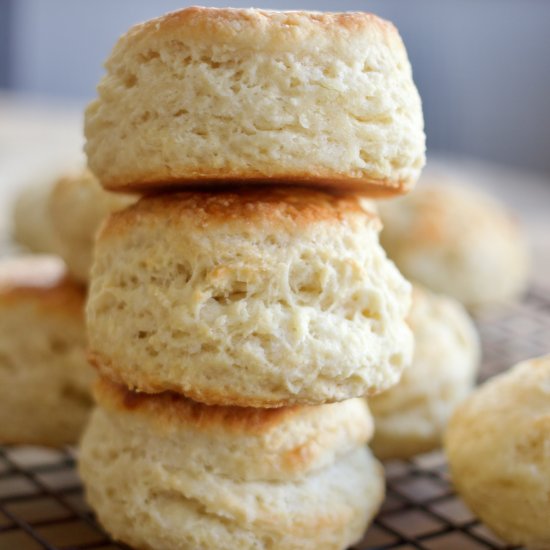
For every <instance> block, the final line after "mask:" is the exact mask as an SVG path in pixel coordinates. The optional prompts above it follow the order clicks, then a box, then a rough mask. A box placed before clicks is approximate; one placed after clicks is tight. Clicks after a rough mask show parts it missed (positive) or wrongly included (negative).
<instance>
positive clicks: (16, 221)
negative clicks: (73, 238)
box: [12, 182, 58, 254]
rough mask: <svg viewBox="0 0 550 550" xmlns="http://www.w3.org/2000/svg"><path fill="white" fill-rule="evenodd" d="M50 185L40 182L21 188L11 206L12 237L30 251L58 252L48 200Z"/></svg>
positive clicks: (50, 183)
mask: <svg viewBox="0 0 550 550" xmlns="http://www.w3.org/2000/svg"><path fill="white" fill-rule="evenodd" d="M52 185H53V182H42V183H36V184H34V185H30V186H27V187H25V188H23V189H22V190H21V192H20V193H19V195H18V196H17V198H16V200H15V203H14V206H13V216H12V218H13V219H12V225H13V238H14V239H15V241H16V242H17V243H19V244H20V245H22V246H23V247H25V248H26V249H27V250H29V251H31V252H36V253H44V254H57V252H58V243H57V240H56V237H55V234H54V231H53V225H52V220H51V217H50V212H49V202H48V201H49V197H50V193H51V190H52Z"/></svg>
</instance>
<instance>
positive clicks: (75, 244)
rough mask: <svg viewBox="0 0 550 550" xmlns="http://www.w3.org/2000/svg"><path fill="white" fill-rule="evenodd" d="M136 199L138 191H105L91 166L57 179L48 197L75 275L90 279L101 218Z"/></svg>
mask: <svg viewBox="0 0 550 550" xmlns="http://www.w3.org/2000/svg"><path fill="white" fill-rule="evenodd" d="M136 200H137V197H136V196H135V195H128V194H121V193H119V194H115V193H109V192H107V191H105V190H104V189H102V187H101V185H100V184H99V182H98V181H97V180H96V179H95V177H94V176H93V175H92V173H91V172H90V171H89V170H83V169H81V170H78V171H77V170H75V171H73V172H71V173H67V174H65V175H63V176H62V177H60V178H59V179H58V180H57V181H56V182H55V184H54V185H53V188H52V190H51V193H50V195H49V197H48V214H49V217H50V219H51V224H52V228H53V232H54V236H55V238H56V242H57V245H58V252H59V254H60V255H61V256H62V257H63V259H64V260H65V262H66V263H67V267H68V269H69V271H70V273H71V275H72V276H73V277H74V278H75V279H77V280H78V281H81V282H83V283H87V282H88V280H89V277H90V268H91V265H92V257H93V247H94V241H95V235H96V233H97V230H98V229H99V226H100V225H101V222H102V221H103V220H104V219H105V218H106V217H107V216H108V215H109V214H110V213H111V212H115V211H117V210H121V209H122V208H125V207H126V206H129V205H130V204H132V203H133V202H135V201H136Z"/></svg>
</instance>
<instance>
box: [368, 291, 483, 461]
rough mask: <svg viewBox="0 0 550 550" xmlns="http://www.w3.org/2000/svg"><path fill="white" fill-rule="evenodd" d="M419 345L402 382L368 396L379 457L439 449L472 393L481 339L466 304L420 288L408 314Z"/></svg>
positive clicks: (403, 456)
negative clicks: (460, 406) (450, 421)
mask: <svg viewBox="0 0 550 550" xmlns="http://www.w3.org/2000/svg"><path fill="white" fill-rule="evenodd" d="M408 322H409V325H410V327H411V329H412V331H413V335H414V340H415V349H414V356H413V362H412V365H411V366H410V367H409V368H407V369H405V371H404V373H403V376H402V378H401V380H400V381H399V383H398V384H397V385H396V386H394V387H393V388H390V389H389V390H388V391H386V392H384V393H382V394H380V395H376V396H374V397H372V398H371V399H369V406H370V408H371V410H372V413H373V416H374V418H375V424H376V430H375V436H374V439H373V441H372V444H371V446H372V449H373V452H374V454H375V455H376V456H377V457H378V458H380V459H390V458H410V457H412V456H414V455H415V454H420V453H424V452H428V451H431V450H433V449H436V448H438V447H439V445H440V444H441V437H442V435H443V431H444V429H445V426H446V424H447V421H448V419H449V417H450V415H451V413H452V411H453V410H454V408H455V407H456V406H457V405H458V404H459V403H460V402H461V401H462V400H463V399H464V398H465V397H466V396H467V395H468V394H469V393H470V391H471V390H472V388H473V385H474V382H475V377H476V374H477V371H478V368H479V360H480V342H479V337H478V335H477V331H476V328H475V326H474V324H473V321H472V320H471V319H470V317H469V316H468V314H467V313H466V311H465V309H464V308H463V306H462V305H461V304H460V303H459V302H457V301H456V300H453V299H452V298H449V297H447V296H443V295H438V294H434V293H432V292H430V291H428V290H427V289H423V288H421V287H418V286H415V287H414V288H413V301H412V307H411V311H410V313H409V317H408Z"/></svg>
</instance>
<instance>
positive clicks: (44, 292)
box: [0, 255, 86, 318]
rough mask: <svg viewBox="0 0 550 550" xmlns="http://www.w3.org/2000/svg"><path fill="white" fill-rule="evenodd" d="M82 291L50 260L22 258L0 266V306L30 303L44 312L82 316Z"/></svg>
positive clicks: (4, 261) (64, 271)
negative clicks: (27, 301) (40, 307)
mask: <svg viewBox="0 0 550 550" xmlns="http://www.w3.org/2000/svg"><path fill="white" fill-rule="evenodd" d="M85 297H86V291H85V288H84V287H83V286H81V285H79V284H78V283H76V282H75V281H73V280H71V279H69V278H68V276H67V271H66V268H65V264H64V263H63V262H62V261H61V260H60V259H59V258H56V257H54V256H45V255H44V256H40V255H36V256H23V257H19V258H9V259H6V260H3V261H2V262H0V303H1V304H12V303H14V302H18V303H19V302H21V301H22V300H27V299H28V300H32V301H34V302H36V304H37V305H40V306H42V307H44V308H47V309H54V310H56V311H58V312H62V311H64V312H67V311H68V312H70V313H71V314H75V315H77V316H78V317H79V318H80V317H82V315H83V310H84V301H85Z"/></svg>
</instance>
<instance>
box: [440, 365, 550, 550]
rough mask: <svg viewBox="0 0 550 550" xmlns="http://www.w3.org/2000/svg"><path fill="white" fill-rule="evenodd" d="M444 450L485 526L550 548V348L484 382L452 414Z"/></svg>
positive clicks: (457, 481)
mask: <svg viewBox="0 0 550 550" xmlns="http://www.w3.org/2000/svg"><path fill="white" fill-rule="evenodd" d="M445 450H446V453H447V458H448V461H449V467H450V471H451V475H452V480H453V484H454V486H455V488H456V490H457V492H458V494H459V495H460V496H461V497H462V498H463V499H464V500H465V502H466V504H467V505H468V506H469V507H470V508H471V509H472V511H473V512H474V513H475V514H476V515H478V516H479V518H480V519H481V520H482V521H483V522H484V523H486V524H487V526H488V527H490V528H491V529H492V530H493V531H494V532H495V533H496V534H497V535H498V536H499V537H500V538H502V539H503V540H504V541H506V542H507V543H509V544H511V545H514V546H516V545H517V546H522V547H523V546H525V547H527V548H540V549H543V548H544V549H546V548H550V522H549V521H548V514H549V501H548V498H549V495H550V355H547V356H545V357H540V358H537V359H530V360H527V361H524V362H522V363H520V364H519V365H517V366H515V367H514V368H513V369H511V370H509V371H508V372H506V373H504V374H501V375H499V376H496V377H494V378H492V379H490V380H488V381H487V382H485V383H484V384H483V385H482V386H480V387H479V388H478V389H477V390H476V391H475V393H473V394H472V395H471V396H470V397H469V398H468V399H467V400H466V401H465V402H464V403H463V404H462V405H460V406H459V407H458V409H457V410H456V411H455V413H454V414H453V416H452V418H451V421H450V423H449V427H448V429H447V432H446V434H445Z"/></svg>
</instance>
